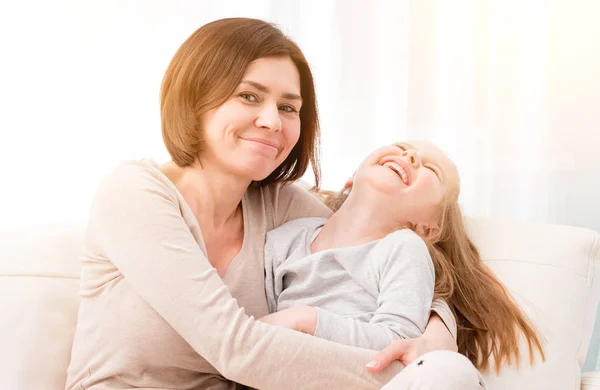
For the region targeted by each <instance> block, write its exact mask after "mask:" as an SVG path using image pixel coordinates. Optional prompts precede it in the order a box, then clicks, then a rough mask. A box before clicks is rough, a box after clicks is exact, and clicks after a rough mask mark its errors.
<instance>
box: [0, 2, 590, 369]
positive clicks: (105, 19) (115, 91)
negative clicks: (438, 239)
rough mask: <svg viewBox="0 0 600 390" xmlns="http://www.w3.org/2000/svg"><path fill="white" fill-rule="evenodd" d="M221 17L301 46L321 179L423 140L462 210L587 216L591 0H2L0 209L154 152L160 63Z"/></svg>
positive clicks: (11, 210)
mask: <svg viewBox="0 0 600 390" xmlns="http://www.w3.org/2000/svg"><path fill="white" fill-rule="evenodd" d="M230 16H249V17H257V18H263V19H266V20H270V21H273V22H275V23H277V24H278V25H279V26H280V27H281V28H282V30H284V31H285V32H286V33H287V34H288V35H290V36H291V37H293V38H294V39H295V40H296V41H297V42H298V43H299V45H300V46H301V48H302V49H303V50H304V52H305V54H306V56H307V58H308V60H309V62H310V63H311V65H312V67H313V71H314V74H315V79H316V87H317V94H318V99H319V107H320V112H321V120H322V122H321V124H322V133H323V143H322V145H323V148H322V163H323V173H324V182H323V183H324V186H325V187H326V188H329V189H337V188H339V187H341V186H342V185H343V183H344V181H345V179H346V178H347V177H348V176H349V175H350V174H351V173H352V172H353V171H354V169H355V167H356V166H357V165H358V163H359V162H360V161H361V159H362V158H363V157H364V156H365V155H366V154H367V153H368V152H369V151H371V150H372V149H374V148H375V147H378V146H380V145H382V144H385V143H389V142H393V141H396V140H403V139H412V138H426V139H431V140H433V141H434V142H436V143H437V144H438V145H440V146H441V147H442V148H443V149H445V150H446V151H447V152H448V153H449V154H450V155H451V157H452V158H453V159H454V161H455V162H456V163H457V165H458V167H459V170H460V173H461V178H462V195H461V203H462V205H463V208H464V210H465V212H466V213H467V214H471V215H480V216H489V217H498V218H510V219H516V220H524V221H536V222H543V223H561V224H568V225H575V226H582V227H588V228H592V229H595V230H598V231H600V205H599V204H598V200H599V199H600V184H599V179H600V174H598V170H599V169H600V153H599V150H600V71H599V69H600V23H598V20H600V2H599V1H596V0H577V1H572V0H547V1H546V0H526V1H523V0H456V1H447V0H437V1H436V0H412V1H411V0H389V1H385V0H380V1H368V0H360V1H358V0H302V1H297V0H296V1H291V0H289V1H288V0H272V1H268V0H260V1H252V2H248V1H242V0H239V1H219V2H216V1H208V0H207V1H193V0H189V1H160V0H135V1H134V0H129V1H122V0H104V1H80V0H54V1H44V0H30V1H20V2H2V3H1V4H0V48H1V50H2V60H1V61H0V131H1V132H2V133H1V138H0V167H1V168H0V169H1V173H2V181H1V183H2V192H1V193H0V224H1V225H3V226H16V225H29V224H32V223H38V224H39V223H44V224H45V223H54V222H56V221H61V220H65V219H83V218H85V217H86V215H87V209H88V207H89V202H90V198H91V196H92V194H93V191H94V188H95V186H96V184H97V183H98V181H99V179H100V177H101V175H102V174H103V173H105V172H106V171H107V170H108V169H110V168H111V167H112V166H114V165H115V164H116V163H117V162H118V161H119V160H122V159H129V158H140V157H144V156H149V157H153V158H155V159H156V160H158V161H162V160H165V159H167V157H168V155H167V153H166V152H165V150H164V148H163V146H162V141H161V138H160V129H159V116H158V91H159V87H160V81H161V78H162V75H163V72H164V70H165V68H166V66H167V64H168V62H169V60H170V58H171V56H172V55H173V53H174V52H175V50H176V49H177V47H178V46H179V44H181V42H183V40H184V39H185V38H187V36H188V35H189V34H190V33H191V32H192V31H194V30H195V29H196V28H198V27H199V26H200V25H202V24H204V23H206V22H209V21H211V20H214V19H218V18H222V17H230ZM307 180H310V177H307ZM596 333H597V334H599V333H600V330H599V331H598V332H596ZM599 343H600V338H598V337H597V338H596V339H594V341H593V344H592V348H591V352H590V357H589V358H588V362H587V365H586V368H587V369H594V368H596V369H600V362H599V361H598V358H597V350H598V344H599Z"/></svg>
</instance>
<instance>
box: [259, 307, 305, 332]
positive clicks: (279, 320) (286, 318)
mask: <svg viewBox="0 0 600 390" xmlns="http://www.w3.org/2000/svg"><path fill="white" fill-rule="evenodd" d="M258 320H259V321H262V322H265V323H267V324H271V325H275V326H279V327H282V328H288V329H293V330H297V331H298V332H302V333H307V334H310V335H313V336H314V334H315V328H316V327H317V308H316V307H313V306H296V307H290V308H288V309H285V310H282V311H278V312H276V313H273V314H269V315H268V316H264V317H262V318H259V319H258Z"/></svg>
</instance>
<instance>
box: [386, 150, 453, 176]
mask: <svg viewBox="0 0 600 390" xmlns="http://www.w3.org/2000/svg"><path fill="white" fill-rule="evenodd" d="M396 146H398V147H399V148H405V149H406V148H407V147H408V148H410V149H413V150H415V147H414V146H412V145H411V144H409V143H408V142H399V143H397V144H396ZM427 163H428V164H429V165H433V166H434V167H435V170H436V171H437V172H438V174H439V177H440V179H441V181H442V182H445V181H446V177H445V176H444V171H443V170H442V168H440V166H439V165H438V164H435V163H432V162H427Z"/></svg>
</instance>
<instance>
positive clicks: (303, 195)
mask: <svg viewBox="0 0 600 390" xmlns="http://www.w3.org/2000/svg"><path fill="white" fill-rule="evenodd" d="M248 195H249V197H250V198H253V199H255V200H256V202H255V204H256V203H260V204H261V205H262V207H264V209H265V211H266V213H267V214H270V215H271V216H272V218H273V219H272V220H273V226H271V227H270V228H271V229H272V228H275V227H278V226H280V225H282V224H284V223H286V222H287V221H290V220H293V219H297V218H305V217H321V218H328V217H329V216H331V213H332V211H331V210H330V209H329V208H327V206H325V205H324V204H323V203H322V202H321V201H320V200H319V199H318V198H317V197H316V196H314V195H313V194H311V193H310V192H309V191H308V190H306V189H305V188H302V187H301V186H300V185H298V184H297V183H272V184H267V185H266V186H262V187H258V186H256V187H255V186H252V187H250V189H249V190H248Z"/></svg>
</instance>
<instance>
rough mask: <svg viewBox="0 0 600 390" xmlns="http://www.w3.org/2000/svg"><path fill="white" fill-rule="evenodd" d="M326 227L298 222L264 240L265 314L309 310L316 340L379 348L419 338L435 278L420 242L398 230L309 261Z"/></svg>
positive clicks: (313, 221) (317, 221)
mask: <svg viewBox="0 0 600 390" xmlns="http://www.w3.org/2000/svg"><path fill="white" fill-rule="evenodd" d="M326 221H327V220H326V219H323V218H301V219H297V220H293V221H290V222H288V223H286V224H284V225H282V226H280V227H278V228H277V229H274V230H272V231H270V232H269V233H268V234H267V240H266V244H265V275H266V276H265V288H266V295H267V302H268V305H269V311H270V312H271V313H274V312H276V311H281V310H284V309H286V308H289V307H292V306H303V305H307V306H315V307H317V311H318V320H317V327H316V331H315V336H317V337H320V338H324V339H328V340H332V341H335V342H338V343H341V344H346V345H352V346H356V347H362V348H368V349H382V348H384V347H387V346H388V345H389V344H390V343H391V342H393V341H394V340H396V339H398V338H414V337H418V336H419V335H421V334H422V333H423V332H424V331H425V327H426V325H427V321H428V319H429V311H430V309H431V303H432V299H433V290H434V282H435V273H434V268H433V263H432V261H431V257H430V255H429V252H428V250H427V247H426V245H425V243H424V242H423V240H422V239H421V238H420V237H419V236H418V235H417V234H416V233H414V232H413V231H412V230H408V229H403V230H398V231H396V232H393V233H391V234H389V235H387V236H386V237H384V238H382V239H380V240H376V241H371V242H368V243H366V244H362V245H357V246H352V247H347V248H337V249H329V250H325V251H321V252H317V253H313V254H311V252H310V244H311V242H312V241H313V240H314V238H315V237H316V236H317V234H318V233H319V231H320V229H321V227H322V226H323V225H324V224H325V222H326Z"/></svg>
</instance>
